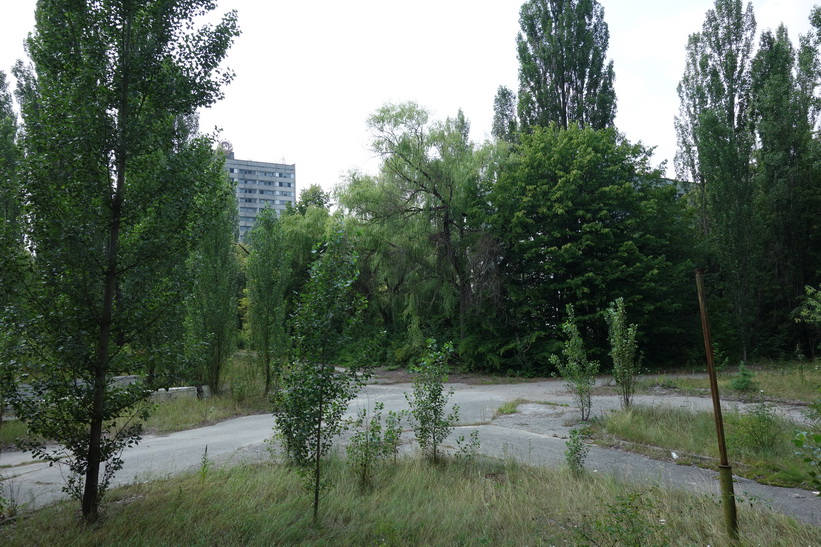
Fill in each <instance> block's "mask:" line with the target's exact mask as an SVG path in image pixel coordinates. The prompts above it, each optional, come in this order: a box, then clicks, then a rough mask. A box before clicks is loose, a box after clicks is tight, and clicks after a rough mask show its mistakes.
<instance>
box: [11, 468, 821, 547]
mask: <svg viewBox="0 0 821 547" xmlns="http://www.w3.org/2000/svg"><path fill="white" fill-rule="evenodd" d="M327 469H328V477H329V478H330V479H331V480H330V482H329V484H330V485H331V486H330V487H329V488H328V489H327V490H326V491H325V493H324V498H323V504H322V508H321V511H320V515H319V524H318V525H316V526H315V525H312V523H311V510H310V507H311V498H310V496H309V495H308V494H307V491H306V490H305V488H304V483H303V481H302V479H300V477H299V476H298V475H297V474H296V473H294V472H292V471H291V470H290V469H289V468H287V467H285V466H282V465H276V464H259V465H240V466H237V467H234V468H231V469H216V468H215V469H211V470H209V471H208V473H207V474H206V475H205V476H204V477H203V476H201V475H202V474H200V473H192V474H189V475H187V476H181V477H177V478H172V479H169V480H165V481H158V482H151V483H145V484H138V485H134V486H129V487H125V488H118V489H115V490H113V491H112V492H111V493H110V494H109V496H108V498H107V503H106V504H105V507H104V510H103V512H102V518H101V521H100V522H99V523H98V524H95V525H92V526H82V525H81V524H80V523H79V522H78V514H77V508H76V504H72V503H60V504H56V505H53V506H49V507H46V508H44V509H41V510H39V511H36V512H35V513H33V514H31V515H30V516H29V517H27V518H23V519H20V520H18V521H16V522H15V523H13V524H10V525H6V526H3V527H0V544H3V545H8V546H16V545H21V546H22V545H25V546H32V545H34V546H36V545H75V546H84V545H125V546H127V545H341V546H345V545H357V546H359V545H559V544H562V545H568V544H569V545H584V544H587V545H634V544H636V545H639V544H640V545H708V544H709V545H729V544H730V543H729V542H728V541H727V539H726V536H725V533H724V528H723V521H722V518H721V506H720V503H719V501H718V500H717V499H716V498H714V497H709V496H703V495H692V494H687V493H683V492H679V491H674V490H670V489H667V488H658V487H652V486H649V487H648V486H645V487H632V486H627V485H625V484H623V483H620V482H617V481H616V480H615V479H613V478H610V477H607V476H599V475H597V474H592V473H590V474H588V473H583V474H581V475H573V474H572V473H570V472H569V471H561V470H551V469H543V468H534V467H528V466H524V465H520V464H517V463H514V462H510V461H508V462H503V461H498V460H482V459H480V460H477V461H475V462H473V463H467V462H460V461H455V460H450V459H447V460H444V461H443V462H442V463H440V464H438V465H431V464H430V463H428V462H427V461H423V460H421V459H417V458H407V459H401V460H399V462H398V463H397V464H394V465H389V466H385V467H383V468H382V470H381V471H380V473H378V474H377V475H376V476H375V478H374V482H373V484H372V486H371V487H369V488H365V489H363V488H361V487H360V486H359V484H358V481H357V477H356V475H355V473H354V472H353V471H352V470H351V468H350V467H348V465H347V464H346V463H345V462H344V461H342V460H341V459H332V460H331V461H330V462H329V465H328V468H327ZM739 529H740V533H741V542H742V544H745V545H818V544H821V530H819V529H818V528H816V527H813V526H808V525H803V524H800V523H798V522H796V521H795V520H793V519H791V518H789V517H785V516H783V515H778V514H775V513H773V512H772V511H770V510H769V509H766V508H765V507H763V506H759V505H758V504H757V503H754V502H751V503H741V504H740V507H739Z"/></svg>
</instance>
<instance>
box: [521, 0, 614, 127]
mask: <svg viewBox="0 0 821 547" xmlns="http://www.w3.org/2000/svg"><path fill="white" fill-rule="evenodd" d="M519 24H520V26H521V29H522V31H521V32H520V33H519V35H518V36H517V37H516V46H517V50H518V56H519V119H520V122H521V126H522V128H525V129H532V128H533V127H534V126H542V127H547V126H548V125H550V124H551V123H553V124H557V125H558V126H559V127H561V128H563V129H567V128H568V127H570V126H576V127H591V128H593V129H604V128H605V127H610V126H612V125H613V118H614V117H615V115H616V93H615V91H614V90H613V79H614V78H615V75H614V71H613V61H609V62H607V61H606V56H607V47H608V42H609V41H610V33H609V31H608V29H607V23H605V22H604V8H603V7H602V6H601V4H599V3H598V2H597V1H596V0H528V1H527V2H525V3H524V4H523V5H522V8H521V11H520V14H519Z"/></svg>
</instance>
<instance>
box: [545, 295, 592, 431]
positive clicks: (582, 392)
mask: <svg viewBox="0 0 821 547" xmlns="http://www.w3.org/2000/svg"><path fill="white" fill-rule="evenodd" d="M562 330H564V333H565V336H566V340H565V343H564V348H563V349H562V355H563V356H564V359H561V358H559V357H558V356H557V355H551V356H550V363H551V364H552V365H553V366H555V367H556V370H558V371H559V374H560V375H561V376H562V378H564V381H565V385H567V388H568V389H569V390H570V391H571V392H572V393H573V399H574V401H575V403H576V408H578V409H579V412H580V413H581V419H582V421H587V419H588V418H589V417H590V410H591V408H592V406H593V401H592V393H591V391H592V388H593V385H594V384H595V382H596V373H597V372H598V371H599V363H598V362H597V361H590V360H588V358H587V352H586V351H585V350H584V340H582V337H581V334H580V333H579V328H578V326H577V325H576V317H575V314H574V312H573V306H572V304H568V305H567V321H565V323H564V324H563V325H562Z"/></svg>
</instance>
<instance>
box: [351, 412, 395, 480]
mask: <svg viewBox="0 0 821 547" xmlns="http://www.w3.org/2000/svg"><path fill="white" fill-rule="evenodd" d="M384 409H385V405H384V403H375V404H374V405H373V414H372V416H371V418H370V420H369V419H368V411H367V410H366V409H364V408H363V409H360V410H359V412H358V413H357V415H356V419H355V420H353V421H352V422H351V427H352V428H353V429H354V430H355V433H354V434H353V436H352V437H351V441H350V443H349V444H348V446H347V447H346V450H347V452H348V461H349V463H350V464H351V465H352V466H353V468H354V469H355V470H356V474H357V475H358V476H359V483H360V485H361V486H368V485H369V484H370V483H371V481H372V479H373V473H374V469H375V466H376V465H377V464H378V463H379V462H380V461H381V460H383V459H385V458H388V457H390V456H393V457H394V461H396V453H397V449H398V446H399V439H400V436H401V435H402V426H401V424H400V422H401V419H402V416H404V414H405V411H400V412H393V411H390V412H388V417H387V418H386V419H385V423H384V425H383V423H382V411H383V410H384Z"/></svg>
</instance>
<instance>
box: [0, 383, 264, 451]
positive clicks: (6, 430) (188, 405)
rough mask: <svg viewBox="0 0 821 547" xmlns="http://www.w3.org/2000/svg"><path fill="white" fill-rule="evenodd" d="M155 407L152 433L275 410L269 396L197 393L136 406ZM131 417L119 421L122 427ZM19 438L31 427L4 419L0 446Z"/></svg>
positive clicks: (8, 446) (149, 422)
mask: <svg viewBox="0 0 821 547" xmlns="http://www.w3.org/2000/svg"><path fill="white" fill-rule="evenodd" d="M145 406H149V407H151V414H150V416H149V418H148V420H147V421H146V422H145V423H144V426H143V431H144V432H145V433H147V434H152V435H163V434H166V433H173V432H175V431H184V430H186V429H194V428H197V427H203V426H206V425H212V424H215V423H217V422H222V421H225V420H230V419H231V418H238V417H240V416H248V415H251V414H264V413H266V412H271V403H270V402H269V401H268V399H267V398H266V397H263V396H262V395H257V396H254V397H248V398H246V399H243V400H242V401H236V400H235V399H233V398H231V397H228V396H220V397H209V398H208V399H197V398H195V397H178V398H175V399H168V400H164V401H161V402H157V403H152V402H150V401H146V402H143V403H141V404H140V405H138V406H137V407H135V408H142V407H145ZM128 421H130V420H129V419H128V418H121V419H119V420H118V421H117V424H118V426H117V427H121V426H122V425H123V424H125V423H126V422H128ZM17 439H28V427H27V426H26V424H25V423H23V422H21V421H20V420H4V421H3V425H2V427H0V450H3V449H14V448H15V446H16V441H17Z"/></svg>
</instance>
